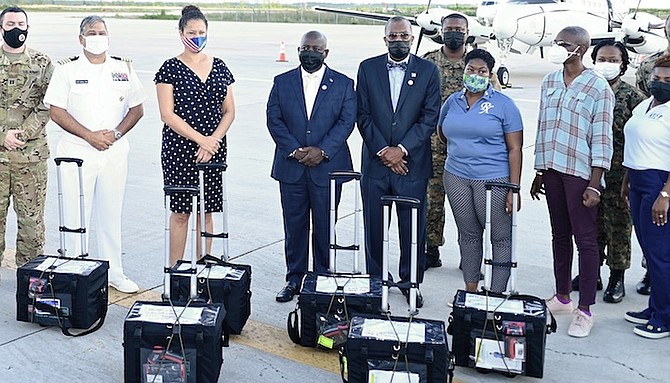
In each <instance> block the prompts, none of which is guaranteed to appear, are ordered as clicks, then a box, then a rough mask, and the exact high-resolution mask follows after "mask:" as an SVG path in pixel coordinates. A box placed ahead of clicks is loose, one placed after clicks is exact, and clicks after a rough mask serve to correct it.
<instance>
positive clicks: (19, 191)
mask: <svg viewBox="0 0 670 383" xmlns="http://www.w3.org/2000/svg"><path fill="white" fill-rule="evenodd" d="M46 192H47V164H46V162H33V163H26V162H23V163H11V162H2V163H0V261H1V260H2V253H3V252H4V250H5V229H6V227H7V210H8V208H9V201H10V198H11V200H12V204H13V206H14V211H15V212H16V217H17V234H16V265H17V266H20V265H23V264H24V263H26V262H28V261H29V260H31V259H33V258H35V257H36V256H37V255H39V254H41V252H42V250H43V247H44V202H45V200H46Z"/></svg>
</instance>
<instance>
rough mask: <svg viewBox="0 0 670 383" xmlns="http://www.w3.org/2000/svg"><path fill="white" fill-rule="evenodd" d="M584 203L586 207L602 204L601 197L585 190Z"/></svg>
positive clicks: (583, 194)
mask: <svg viewBox="0 0 670 383" xmlns="http://www.w3.org/2000/svg"><path fill="white" fill-rule="evenodd" d="M582 203H583V204H584V206H586V207H594V206H596V205H597V204H599V203H600V195H598V193H596V192H595V191H593V190H591V189H588V188H587V189H584V193H582Z"/></svg>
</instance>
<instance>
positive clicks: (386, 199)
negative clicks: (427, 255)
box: [381, 195, 421, 316]
mask: <svg viewBox="0 0 670 383" xmlns="http://www.w3.org/2000/svg"><path fill="white" fill-rule="evenodd" d="M381 202H382V209H383V212H382V214H383V218H382V225H383V228H384V230H383V232H384V233H383V234H384V246H383V247H382V312H387V313H388V312H389V311H390V310H389V304H388V298H389V297H388V295H389V283H388V272H389V227H388V222H389V220H390V219H391V205H393V203H394V202H395V204H396V206H399V205H408V206H409V207H410V208H411V209H412V214H411V217H412V227H411V233H412V235H411V241H412V242H411V244H412V246H411V256H410V277H409V278H410V288H409V314H410V315H411V316H414V315H416V314H418V312H419V310H417V308H416V299H417V290H418V287H417V286H418V284H417V279H418V275H419V270H418V242H417V241H418V232H419V226H418V223H419V206H420V205H421V201H419V200H418V199H416V198H412V197H404V196H389V195H385V196H382V197H381Z"/></svg>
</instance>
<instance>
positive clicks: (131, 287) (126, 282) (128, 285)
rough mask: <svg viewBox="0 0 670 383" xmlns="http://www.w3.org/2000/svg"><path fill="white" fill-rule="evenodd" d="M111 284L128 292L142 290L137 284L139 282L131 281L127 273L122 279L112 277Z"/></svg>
mask: <svg viewBox="0 0 670 383" xmlns="http://www.w3.org/2000/svg"><path fill="white" fill-rule="evenodd" d="M109 285H110V286H112V287H113V288H115V289H117V290H118V291H120V292H122V293H126V294H132V293H136V292H138V291H139V290H140V287H139V286H138V285H137V283H135V282H133V281H131V280H130V279H129V278H128V277H126V276H125V275H123V276H122V277H121V278H120V279H110V280H109Z"/></svg>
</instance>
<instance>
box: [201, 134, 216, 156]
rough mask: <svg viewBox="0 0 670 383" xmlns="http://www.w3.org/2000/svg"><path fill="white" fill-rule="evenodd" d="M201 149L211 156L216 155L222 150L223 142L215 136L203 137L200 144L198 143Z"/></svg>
mask: <svg viewBox="0 0 670 383" xmlns="http://www.w3.org/2000/svg"><path fill="white" fill-rule="evenodd" d="M197 144H198V146H200V149H202V150H203V151H205V152H207V153H209V155H210V156H213V155H215V154H216V152H218V151H219V149H220V148H221V140H220V139H218V138H216V137H214V136H202V138H201V139H200V142H197Z"/></svg>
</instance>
